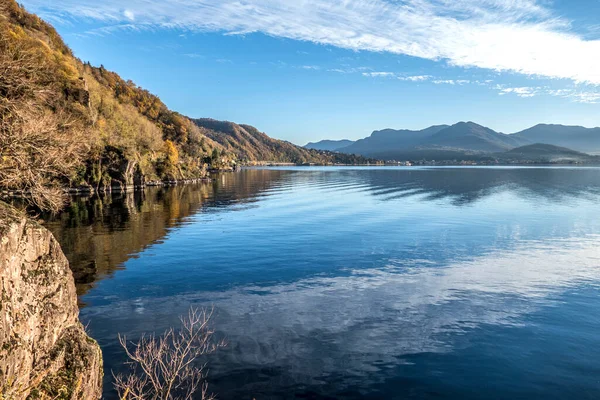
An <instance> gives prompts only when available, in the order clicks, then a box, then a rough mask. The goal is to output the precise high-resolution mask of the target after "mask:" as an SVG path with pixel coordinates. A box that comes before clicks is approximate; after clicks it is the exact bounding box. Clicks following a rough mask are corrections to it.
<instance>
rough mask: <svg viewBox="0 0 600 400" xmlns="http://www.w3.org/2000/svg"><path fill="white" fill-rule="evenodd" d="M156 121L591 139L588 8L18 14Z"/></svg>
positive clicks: (298, 132) (171, 3) (179, 7)
mask: <svg viewBox="0 0 600 400" xmlns="http://www.w3.org/2000/svg"><path fill="white" fill-rule="evenodd" d="M22 2H23V4H24V5H25V6H26V7H27V8H28V9H29V10H30V11H33V12H36V13H38V14H39V15H40V16H42V17H43V18H44V19H46V20H48V21H50V22H51V23H53V24H54V26H55V27H56V28H57V30H58V31H59V33H60V34H61V35H62V36H63V38H64V39H65V41H66V42H67V44H68V45H69V46H71V48H72V49H73V50H74V52H75V54H76V55H77V56H78V57H79V58H81V59H82V60H84V61H90V62H91V63H92V64H96V65H99V64H103V65H104V66H105V67H106V68H108V69H111V70H114V71H116V72H118V73H119V74H120V75H121V76H123V77H124V78H126V79H131V80H133V81H134V82H136V83H137V84H138V85H140V86H142V87H144V88H146V89H148V90H150V91H151V92H153V93H155V94H157V95H158V96H160V97H161V99H162V100H163V101H164V102H165V103H166V104H167V105H168V106H169V107H170V108H172V109H174V110H176V111H179V112H181V113H183V114H186V115H188V116H191V117H211V118H216V119H225V120H230V121H235V122H238V123H247V124H251V125H254V126H256V127H257V128H259V129H260V130H262V131H265V132H266V133H267V134H269V135H271V136H273V137H276V138H280V139H285V140H289V141H292V142H294V143H297V144H305V143H306V142H308V141H315V140H319V139H325V138H327V139H342V138H349V139H358V138H362V137H365V136H368V135H369V134H370V133H371V132H372V131H373V130H375V129H383V128H398V129H400V128H409V129H418V128H424V127H426V126H430V125H434V124H441V123H447V124H451V123H455V122H457V121H460V120H472V121H476V122H478V123H481V124H483V125H486V126H489V127H490V128H493V129H496V130H499V131H502V132H505V133H513V132H516V131H519V130H521V129H525V128H527V127H529V126H532V125H534V124H537V123H540V122H544V123H562V124H569V125H584V126H588V127H592V126H600V0H286V1H284V0H128V1H127V2H123V1H121V0H103V1H101V2H99V1H97V0H23V1H22Z"/></svg>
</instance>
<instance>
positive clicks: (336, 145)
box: [304, 139, 354, 151]
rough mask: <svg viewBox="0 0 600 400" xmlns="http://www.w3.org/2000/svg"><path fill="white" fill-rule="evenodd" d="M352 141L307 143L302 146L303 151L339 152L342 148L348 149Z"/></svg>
mask: <svg viewBox="0 0 600 400" xmlns="http://www.w3.org/2000/svg"><path fill="white" fill-rule="evenodd" d="M353 143H354V141H352V140H347V139H344V140H320V141H318V142H309V143H307V144H306V145H304V148H305V149H314V150H326V151H339V150H340V149H342V148H344V147H348V146H350V145H351V144H353Z"/></svg>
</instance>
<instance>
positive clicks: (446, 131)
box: [339, 122, 530, 159]
mask: <svg viewBox="0 0 600 400" xmlns="http://www.w3.org/2000/svg"><path fill="white" fill-rule="evenodd" d="M529 143H530V142H529V141H528V140H527V139H523V138H519V137H514V136H511V135H505V134H503V133H498V132H496V131H494V130H492V129H489V128H486V127H484V126H481V125H478V124H476V123H474V122H459V123H457V124H454V125H452V126H448V125H437V126H431V127H429V128H426V129H423V130H420V131H411V130H394V129H385V130H382V131H375V132H373V133H372V134H371V136H370V137H368V138H365V139H361V140H358V141H356V142H355V143H354V144H352V145H350V146H348V147H344V148H341V149H339V151H341V152H345V153H356V154H361V155H364V156H369V157H377V158H379V157H383V158H384V159H401V158H407V157H408V158H417V157H421V156H423V155H428V156H429V157H435V155H436V154H437V155H438V156H441V157H443V158H446V157H454V156H456V155H457V154H459V153H465V152H466V153H473V152H475V153H477V152H484V153H494V152H499V151H505V150H509V149H512V148H515V147H518V146H522V145H525V144H529Z"/></svg>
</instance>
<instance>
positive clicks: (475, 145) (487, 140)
mask: <svg viewBox="0 0 600 400" xmlns="http://www.w3.org/2000/svg"><path fill="white" fill-rule="evenodd" d="M528 143H529V141H528V140H525V139H521V138H517V137H512V136H510V135H505V134H503V133H498V132H496V131H494V130H492V129H490V128H486V127H484V126H481V125H478V124H476V123H474V122H459V123H457V124H455V125H452V126H450V127H448V128H446V129H443V130H441V131H439V132H437V133H436V134H434V135H432V136H430V137H428V138H426V139H425V140H424V141H422V142H421V143H420V146H421V147H426V148H433V147H439V148H452V149H461V150H470V151H482V152H497V151H502V150H509V149H512V148H515V147H518V146H522V145H524V144H528Z"/></svg>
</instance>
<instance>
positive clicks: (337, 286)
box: [47, 168, 600, 400]
mask: <svg viewBox="0 0 600 400" xmlns="http://www.w3.org/2000/svg"><path fill="white" fill-rule="evenodd" d="M47 225H48V227H49V228H50V229H51V230H52V231H53V232H54V233H55V234H56V236H57V238H58V239H59V241H60V242H61V244H62V245H63V247H64V250H65V252H66V253H67V255H68V257H69V259H70V260H71V261H72V264H73V268H74V269H75V270H76V275H77V279H78V282H79V284H78V289H79V292H80V295H81V296H80V302H81V305H82V310H81V318H82V320H83V322H84V323H86V324H87V323H89V330H90V332H91V335H92V336H93V337H94V338H96V339H97V340H98V341H99V343H100V345H101V346H102V349H103V352H104V359H105V368H106V373H105V375H106V378H107V379H106V388H107V389H106V397H107V398H109V399H110V398H114V393H112V392H111V391H110V387H111V383H110V377H111V372H110V371H111V370H113V371H118V370H119V368H120V365H121V363H122V362H123V361H124V354H123V352H122V350H121V349H120V347H119V345H118V342H117V334H118V333H124V334H127V335H128V336H129V337H130V338H131V339H135V338H136V337H138V336H139V335H141V333H142V332H150V331H155V330H156V331H162V330H164V329H165V328H167V327H168V326H171V325H177V317H178V315H180V314H184V313H186V312H187V310H188V309H189V307H190V306H192V305H193V306H214V307H215V313H216V317H215V319H214V323H215V327H216V329H217V331H218V334H219V335H221V336H223V337H225V338H226V339H227V342H228V346H227V347H226V348H225V349H222V350H220V351H219V352H218V353H217V354H215V355H214V356H211V357H210V358H209V359H207V360H206V361H207V362H208V363H209V366H210V376H209V381H210V389H211V390H212V391H213V392H215V393H217V394H218V396H219V398H220V399H252V398H256V399H257V400H262V399H288V398H295V397H296V398H315V399H326V398H327V399H333V398H340V399H358V398H361V399H403V398H415V399H538V398H539V399H565V398H572V399H598V398H600V291H599V289H600V169H596V168H280V169H256V170H253V169H251V170H244V171H242V172H239V173H232V174H226V175H222V176H219V177H217V179H216V181H215V182H213V183H210V184H203V185H188V186H179V187H175V188H169V189H162V188H161V189H148V190H146V191H145V192H138V193H135V194H129V195H122V196H113V197H104V198H91V199H81V198H80V199H76V200H74V202H73V204H72V205H71V207H70V208H69V209H68V210H66V211H65V212H64V213H63V214H61V215H59V216H58V217H57V218H56V219H55V220H53V221H50V222H48V224H47Z"/></svg>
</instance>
